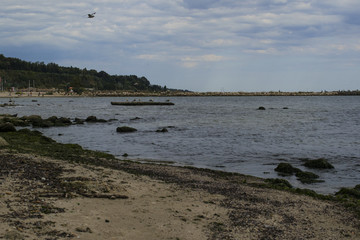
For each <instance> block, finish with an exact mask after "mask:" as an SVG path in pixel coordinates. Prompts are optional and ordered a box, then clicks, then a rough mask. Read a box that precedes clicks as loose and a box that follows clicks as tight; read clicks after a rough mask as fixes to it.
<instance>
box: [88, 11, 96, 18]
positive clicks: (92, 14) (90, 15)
mask: <svg viewBox="0 0 360 240" xmlns="http://www.w3.org/2000/svg"><path fill="white" fill-rule="evenodd" d="M95 13H96V12H94V13H89V14H88V18H94V17H95Z"/></svg>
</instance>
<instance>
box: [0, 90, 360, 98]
mask: <svg viewBox="0 0 360 240" xmlns="http://www.w3.org/2000/svg"><path fill="white" fill-rule="evenodd" d="M359 95H360V91H359V90H356V91H321V92H312V91H310V92H304V91H299V92H281V91H278V92H274V91H270V92H186V91H167V92H133V91H95V92H94V91H92V92H89V91H85V92H83V93H82V94H80V95H79V94H76V93H65V92H55V91H47V90H41V91H31V92H29V91H24V92H21V93H15V92H8V91H2V92H1V91H0V98H38V97H221V96H227V97H242V96H243V97H244V96H359Z"/></svg>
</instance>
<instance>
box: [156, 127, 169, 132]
mask: <svg viewBox="0 0 360 240" xmlns="http://www.w3.org/2000/svg"><path fill="white" fill-rule="evenodd" d="M156 132H158V133H165V132H168V130H167V128H163V129H158V130H156Z"/></svg>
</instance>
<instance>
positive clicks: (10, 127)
mask: <svg viewBox="0 0 360 240" xmlns="http://www.w3.org/2000/svg"><path fill="white" fill-rule="evenodd" d="M0 132H16V128H15V126H14V124H12V123H2V124H0Z"/></svg>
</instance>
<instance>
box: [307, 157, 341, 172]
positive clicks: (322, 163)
mask: <svg viewBox="0 0 360 240" xmlns="http://www.w3.org/2000/svg"><path fill="white" fill-rule="evenodd" d="M304 166H305V167H308V168H318V169H332V168H334V166H333V165H331V164H330V163H329V162H328V161H327V160H326V159H324V158H319V159H314V160H306V161H305V163H304Z"/></svg>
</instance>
